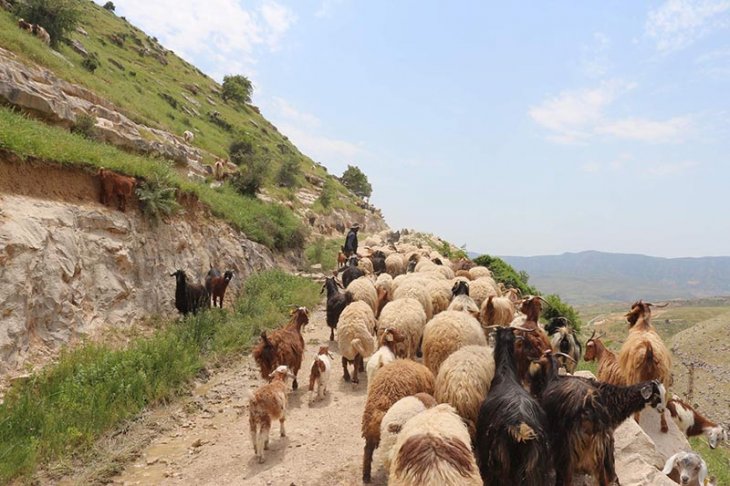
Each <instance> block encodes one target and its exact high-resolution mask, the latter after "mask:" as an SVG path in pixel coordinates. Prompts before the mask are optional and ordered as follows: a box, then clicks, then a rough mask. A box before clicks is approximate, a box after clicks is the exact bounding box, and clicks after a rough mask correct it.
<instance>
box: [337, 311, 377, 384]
mask: <svg viewBox="0 0 730 486" xmlns="http://www.w3.org/2000/svg"><path fill="white" fill-rule="evenodd" d="M374 330H375V315H374V314H373V310H372V309H371V308H370V306H369V305H368V304H366V303H365V302H360V301H357V302H353V303H352V304H350V305H348V306H347V307H345V310H343V311H342V314H340V321H339V323H338V325H337V344H338V345H339V352H340V354H341V355H342V369H343V378H344V379H345V381H350V373H349V372H348V370H347V364H348V363H354V364H355V371H354V373H353V377H352V382H353V383H359V380H358V378H357V373H358V371H364V368H365V366H364V363H363V359H364V358H367V357H368V356H370V355H371V354H373V352H374V351H375V342H374V341H373V332H374Z"/></svg>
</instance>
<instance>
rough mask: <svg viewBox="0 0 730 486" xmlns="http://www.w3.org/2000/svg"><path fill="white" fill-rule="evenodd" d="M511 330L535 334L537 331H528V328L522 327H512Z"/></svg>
mask: <svg viewBox="0 0 730 486" xmlns="http://www.w3.org/2000/svg"><path fill="white" fill-rule="evenodd" d="M510 329H517V330H518V331H522V332H535V331H537V329H527V328H526V327H520V326H511V327H510Z"/></svg>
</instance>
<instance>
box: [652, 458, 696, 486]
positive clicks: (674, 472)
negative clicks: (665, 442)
mask: <svg viewBox="0 0 730 486" xmlns="http://www.w3.org/2000/svg"><path fill="white" fill-rule="evenodd" d="M662 473H663V474H666V475H667V476H669V479H671V480H672V481H674V482H675V483H679V484H681V485H682V486H706V485H707V482H706V479H707V463H705V460H704V459H702V456H700V455H699V454H697V453H696V452H677V453H676V454H674V455H673V456H672V457H670V458H669V459H667V462H666V463H665V464H664V469H662Z"/></svg>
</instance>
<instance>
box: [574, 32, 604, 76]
mask: <svg viewBox="0 0 730 486" xmlns="http://www.w3.org/2000/svg"><path fill="white" fill-rule="evenodd" d="M610 47H611V39H610V38H609V37H608V36H607V35H606V34H604V33H603V32H594V33H593V39H592V41H591V43H590V44H588V45H586V46H583V48H582V49H581V50H582V51H583V53H582V56H581V61H580V69H581V71H583V74H585V75H586V76H588V77H589V78H602V77H603V76H605V75H606V73H608V70H609V68H610V63H609V61H608V57H607V52H608V50H609V49H610Z"/></svg>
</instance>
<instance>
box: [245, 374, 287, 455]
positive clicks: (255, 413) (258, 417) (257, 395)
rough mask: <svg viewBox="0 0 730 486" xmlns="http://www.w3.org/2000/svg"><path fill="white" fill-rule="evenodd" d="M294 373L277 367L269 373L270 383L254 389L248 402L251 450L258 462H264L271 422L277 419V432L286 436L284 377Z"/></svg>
mask: <svg viewBox="0 0 730 486" xmlns="http://www.w3.org/2000/svg"><path fill="white" fill-rule="evenodd" d="M289 377H291V378H294V375H293V374H292V372H291V371H289V368H287V367H286V366H279V367H277V368H276V369H275V370H274V371H273V372H272V373H271V374H270V375H269V378H271V380H272V381H271V383H267V384H266V385H263V386H262V387H260V388H259V389H258V390H256V391H255V392H254V394H253V397H251V400H250V401H249V403H248V413H249V415H248V424H249V427H250V430H251V442H252V443H253V450H254V453H255V454H256V457H258V460H259V462H264V449H268V448H269V431H270V430H271V422H272V421H274V420H278V421H279V427H280V429H279V434H280V435H281V436H282V437H286V430H285V429H284V421H285V420H286V405H287V397H286V379H287V378H289Z"/></svg>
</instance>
